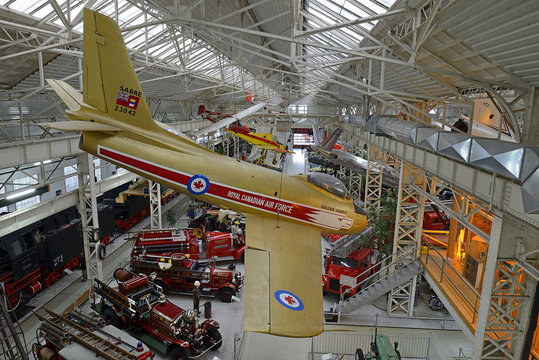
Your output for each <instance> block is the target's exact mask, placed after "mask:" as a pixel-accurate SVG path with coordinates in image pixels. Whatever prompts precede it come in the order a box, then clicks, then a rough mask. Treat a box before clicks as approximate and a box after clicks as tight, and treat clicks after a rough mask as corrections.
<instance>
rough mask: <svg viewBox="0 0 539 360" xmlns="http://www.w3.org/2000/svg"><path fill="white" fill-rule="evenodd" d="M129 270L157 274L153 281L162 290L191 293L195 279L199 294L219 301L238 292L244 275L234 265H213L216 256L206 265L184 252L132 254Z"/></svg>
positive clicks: (228, 300) (237, 294) (230, 299)
mask: <svg viewBox="0 0 539 360" xmlns="http://www.w3.org/2000/svg"><path fill="white" fill-rule="evenodd" d="M130 266H131V270H132V271H134V272H136V273H143V274H148V275H149V274H152V273H155V274H156V275H157V277H156V280H155V283H156V284H157V285H159V286H160V287H161V288H162V289H163V292H164V293H165V294H168V292H169V291H170V292H174V293H180V294H182V293H183V294H191V292H192V290H193V288H194V286H195V285H194V284H195V281H199V282H200V295H202V296H216V297H217V298H218V299H219V300H221V301H222V302H227V303H229V302H231V301H232V297H233V296H239V292H240V289H241V287H242V286H243V277H242V275H241V273H240V272H239V271H236V270H235V267H234V265H231V266H229V268H228V269H223V268H218V267H216V266H215V259H210V261H209V263H208V264H206V265H201V264H200V263H199V262H198V260H191V259H189V258H188V257H187V256H185V255H183V254H174V255H172V256H168V257H160V256H157V255H152V254H138V255H132V256H131V264H130Z"/></svg>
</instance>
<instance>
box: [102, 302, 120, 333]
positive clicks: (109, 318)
mask: <svg viewBox="0 0 539 360" xmlns="http://www.w3.org/2000/svg"><path fill="white" fill-rule="evenodd" d="M103 319H105V323H106V324H107V325H113V326H115V327H117V328H118V329H123V328H124V326H123V320H122V319H121V318H120V317H119V316H118V315H116V312H115V311H114V309H112V308H110V307H108V308H106V309H105V311H103Z"/></svg>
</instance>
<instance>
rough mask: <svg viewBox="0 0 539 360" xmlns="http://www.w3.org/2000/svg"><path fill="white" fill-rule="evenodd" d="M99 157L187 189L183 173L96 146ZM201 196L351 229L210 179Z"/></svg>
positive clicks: (309, 211) (298, 206)
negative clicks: (325, 221) (324, 221)
mask: <svg viewBox="0 0 539 360" xmlns="http://www.w3.org/2000/svg"><path fill="white" fill-rule="evenodd" d="M98 154H99V155H101V156H104V157H106V158H109V159H111V160H113V161H116V162H119V163H122V164H125V165H127V166H129V167H133V168H136V169H140V170H142V171H144V172H145V173H148V174H151V175H155V176H157V177H159V178H161V179H163V180H167V181H170V182H174V183H176V184H178V185H180V186H183V187H187V183H188V182H189V180H190V179H191V177H192V176H193V175H189V174H185V173H182V172H180V171H178V170H172V169H168V168H166V167H163V166H161V165H157V164H153V163H151V162H148V161H146V160H141V159H137V158H135V157H133V156H131V155H127V154H122V153H120V152H117V151H114V150H111V149H107V148H104V147H102V146H98ZM204 195H210V196H214V197H218V198H221V199H224V200H227V201H231V202H234V203H237V204H241V205H243V206H248V207H251V208H255V209H258V210H261V211H265V212H269V213H274V214H280V215H282V216H285V217H288V218H292V219H295V220H300V221H302V222H307V223H310V224H316V225H319V226H323V227H326V228H333V229H336V230H338V229H342V228H349V227H350V226H351V225H350V226H339V227H335V226H331V225H330V224H328V223H323V222H320V221H317V218H320V217H321V216H323V215H324V214H325V215H326V216H330V217H335V216H340V217H343V218H344V219H346V216H345V215H338V214H335V213H333V212H330V211H326V210H322V209H318V208H313V207H310V206H306V205H302V204H296V203H293V202H289V201H283V200H280V199H277V198H274V197H270V196H265V195H262V194H258V193H253V192H249V191H245V190H242V189H238V188H234V187H230V186H226V185H222V184H219V183H216V182H213V181H212V180H211V179H210V187H209V189H208V191H207V192H206V193H205V194H204ZM344 219H343V220H344ZM348 220H350V219H348Z"/></svg>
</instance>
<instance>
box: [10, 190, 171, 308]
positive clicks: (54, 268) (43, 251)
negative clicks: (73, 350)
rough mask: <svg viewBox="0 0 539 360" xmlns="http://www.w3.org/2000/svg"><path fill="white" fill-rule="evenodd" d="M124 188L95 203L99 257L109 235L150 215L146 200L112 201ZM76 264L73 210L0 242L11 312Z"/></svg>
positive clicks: (78, 235)
mask: <svg viewBox="0 0 539 360" xmlns="http://www.w3.org/2000/svg"><path fill="white" fill-rule="evenodd" d="M127 186H128V184H125V185H121V186H118V187H116V188H114V189H112V190H110V191H107V192H106V193H104V194H103V195H102V196H100V197H98V199H97V201H98V219H99V220H98V221H99V236H98V238H99V239H100V241H101V243H102V245H101V246H100V253H99V255H100V256H101V257H104V253H105V252H104V251H103V249H104V248H105V247H104V245H106V244H108V243H109V242H110V241H111V236H112V235H113V234H114V233H115V232H117V231H121V232H124V231H127V230H128V229H129V228H131V227H132V226H133V225H135V224H136V223H138V222H140V221H141V220H142V219H143V218H144V217H145V216H146V215H148V214H149V212H150V208H149V197H147V196H129V197H128V198H127V201H126V202H124V203H123V204H117V203H116V202H115V199H116V197H117V196H118V194H120V193H121V192H122V191H125V190H126V189H127ZM175 194H176V193H175V192H171V191H170V190H168V191H165V192H164V195H163V196H162V198H161V202H162V203H166V202H168V201H169V200H170V199H171V198H173V197H174V196H175ZM81 264H84V261H83V242H82V232H81V221H80V214H79V212H78V211H77V209H76V207H75V206H73V207H70V208H68V209H66V210H63V211H61V212H59V213H57V214H54V215H51V216H48V217H46V218H44V219H42V220H39V221H37V222H35V223H33V224H31V225H28V226H25V227H24V228H21V229H19V230H16V231H14V232H12V233H10V234H8V235H5V236H3V237H0V286H3V287H4V291H5V293H6V295H7V299H8V306H9V308H10V309H11V310H12V311H17V310H19V309H20V308H22V304H24V303H25V302H26V301H27V300H28V299H29V298H31V297H32V296H34V295H35V294H36V293H37V292H39V291H40V290H41V289H44V288H46V287H48V286H50V285H51V284H52V283H54V282H55V281H57V280H58V279H60V278H61V277H62V276H63V275H64V274H65V272H66V269H69V270H73V269H75V268H77V267H79V266H80V265H81Z"/></svg>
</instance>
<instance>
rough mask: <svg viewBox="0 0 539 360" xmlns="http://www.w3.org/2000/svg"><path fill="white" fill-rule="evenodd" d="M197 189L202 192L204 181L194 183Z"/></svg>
mask: <svg viewBox="0 0 539 360" xmlns="http://www.w3.org/2000/svg"><path fill="white" fill-rule="evenodd" d="M193 186H194V187H195V189H197V190H200V189H202V188H203V187H204V182H203V181H202V180H197V181H195V182H194V183H193Z"/></svg>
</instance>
